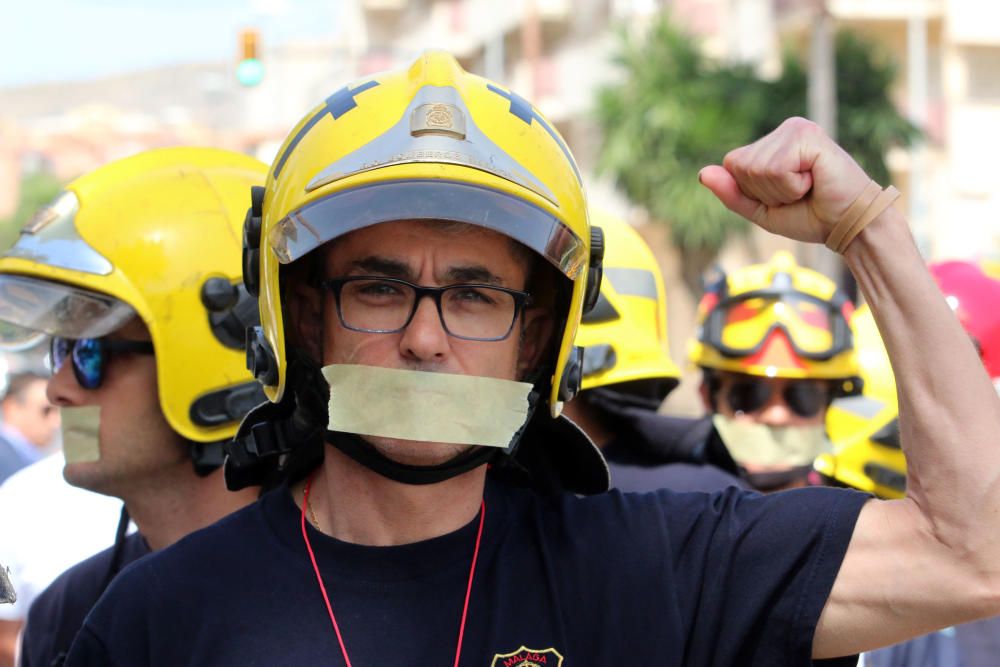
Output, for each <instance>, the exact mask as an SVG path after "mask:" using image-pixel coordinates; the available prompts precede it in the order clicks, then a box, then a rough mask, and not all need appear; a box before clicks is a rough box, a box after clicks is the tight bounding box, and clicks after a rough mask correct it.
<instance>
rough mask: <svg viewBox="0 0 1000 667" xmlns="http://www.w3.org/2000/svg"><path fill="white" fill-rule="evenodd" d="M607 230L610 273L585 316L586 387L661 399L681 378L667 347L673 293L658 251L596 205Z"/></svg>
mask: <svg viewBox="0 0 1000 667" xmlns="http://www.w3.org/2000/svg"><path fill="white" fill-rule="evenodd" d="M591 218H592V222H593V224H595V225H597V226H599V227H600V228H601V229H602V230H603V231H604V237H605V245H606V250H605V253H604V278H603V280H602V282H601V295H600V297H599V298H598V300H597V304H596V305H595V306H594V308H593V310H591V311H590V312H588V313H587V314H586V315H584V316H583V323H582V324H581V325H580V330H579V331H578V332H577V335H576V344H577V345H578V346H580V347H582V348H583V350H584V354H583V385H582V389H583V390H585V391H586V390H589V389H596V388H598V387H608V388H614V389H615V391H616V392H618V393H626V394H629V395H635V396H636V398H638V399H646V400H645V402H649V403H653V402H655V403H656V405H659V403H660V402H661V401H663V399H664V398H666V396H667V394H668V393H670V391H671V390H672V389H673V388H674V387H676V386H677V383H678V382H679V381H680V371H679V370H678V368H677V366H676V364H674V362H673V360H672V359H671V358H670V356H669V354H668V353H667V296H666V290H665V289H664V286H663V275H662V274H661V273H660V267H659V265H658V264H657V262H656V257H654V256H653V252H652V251H651V250H650V249H649V246H648V245H646V242H645V241H644V240H643V239H642V237H641V236H639V234H638V232H636V231H635V229H633V227H632V226H631V225H629V224H627V223H626V222H624V221H623V220H620V219H618V218H616V217H614V216H612V215H610V214H608V213H605V212H601V211H595V210H593V209H592V210H591Z"/></svg>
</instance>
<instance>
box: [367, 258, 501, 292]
mask: <svg viewBox="0 0 1000 667" xmlns="http://www.w3.org/2000/svg"><path fill="white" fill-rule="evenodd" d="M351 269H352V270H357V271H360V272H364V273H369V274H373V275H380V276H388V277H389V278H399V279H401V280H410V281H412V280H414V279H415V278H416V276H415V275H414V273H413V269H412V268H410V266H409V265H408V264H406V263H405V262H403V261H400V260H397V259H390V258H388V257H379V256H376V255H371V256H368V257H364V258H362V259H359V260H355V261H353V262H351ZM444 278H445V281H446V282H448V283H482V284H486V285H503V284H504V280H503V278H501V277H500V276H498V275H496V274H495V273H493V272H492V271H490V270H489V269H487V268H486V267H485V266H482V265H480V264H469V265H466V266H453V267H451V268H449V269H448V270H447V271H446V272H445V274H444Z"/></svg>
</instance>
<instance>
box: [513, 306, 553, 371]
mask: <svg viewBox="0 0 1000 667" xmlns="http://www.w3.org/2000/svg"><path fill="white" fill-rule="evenodd" d="M522 317H523V318H524V324H523V325H522V326H521V350H520V354H518V360H517V376H518V377H527V376H528V375H529V374H530V373H531V372H532V371H533V370H534V369H535V368H536V367H537V366H538V362H539V361H540V360H541V358H542V355H543V354H544V353H545V351H546V350H547V349H549V343H550V342H551V339H552V330H553V327H554V324H555V318H554V317H553V316H552V311H551V310H549V309H548V308H528V309H527V310H525V311H524V315H523V316H522Z"/></svg>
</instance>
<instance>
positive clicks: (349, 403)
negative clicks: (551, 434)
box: [322, 364, 532, 448]
mask: <svg viewBox="0 0 1000 667" xmlns="http://www.w3.org/2000/svg"><path fill="white" fill-rule="evenodd" d="M322 371H323V377H324V378H326V381H327V383H328V384H329V385H330V403H329V428H330V430H331V431H341V432H344V433H354V434H357V435H369V436H377V437H383V438H399V439H401V440H417V441H425V442H446V443H451V444H458V445H480V446H484V447H500V448H506V447H508V446H509V445H510V442H511V440H512V439H513V437H514V434H515V433H517V431H518V430H520V428H521V427H522V426H524V423H525V422H526V421H527V419H528V414H529V404H528V394H529V393H530V392H531V389H532V385H531V384H530V383H528V382H515V381H513V380H501V379H498V378H488V377H479V376H473V375H458V374H452V373H432V372H427V371H414V370H404V369H396V368H380V367H377V366H361V365H355V364H334V365H330V366H324V367H323V369H322Z"/></svg>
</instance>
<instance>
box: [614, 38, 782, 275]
mask: <svg viewBox="0 0 1000 667" xmlns="http://www.w3.org/2000/svg"><path fill="white" fill-rule="evenodd" d="M615 62H616V63H617V64H618V65H619V66H620V67H621V69H622V71H623V76H622V77H621V79H620V81H619V82H617V83H615V84H613V85H610V86H607V87H605V88H603V89H602V90H600V91H599V92H598V97H597V105H596V107H597V108H596V113H597V121H598V124H599V125H600V127H601V130H602V133H603V137H604V143H603V146H602V151H601V155H600V161H599V169H601V170H602V171H603V172H605V173H609V174H611V176H612V177H613V178H614V180H615V182H616V183H617V185H618V186H619V187H620V188H621V189H622V190H623V191H624V192H625V194H626V195H628V197H629V198H630V199H631V200H632V201H634V202H636V203H638V204H640V205H641V206H643V207H645V208H646V210H647V211H648V212H649V214H650V215H651V216H652V217H653V218H654V219H656V220H658V221H662V222H664V223H666V224H667V225H669V227H670V230H671V235H672V237H673V240H674V243H675V244H676V245H677V246H678V247H680V248H683V249H684V251H685V255H684V260H685V267H684V268H685V270H684V273H685V280H686V281H687V282H688V284H689V285H690V286H691V287H692V289H694V290H697V289H700V285H698V281H699V278H698V274H700V271H701V269H702V268H703V267H704V266H705V264H706V263H707V262H708V261H711V259H712V257H714V255H715V253H716V252H717V251H718V249H719V248H720V247H721V246H722V245H723V243H725V241H726V239H727V238H728V237H729V235H730V234H732V233H740V232H743V231H745V230H746V229H747V223H746V222H745V221H744V220H743V219H742V218H740V217H738V216H736V215H734V214H732V213H730V212H729V211H727V210H726V209H725V208H723V207H722V206H720V205H719V203H718V201H717V200H716V199H715V197H714V196H712V194H711V193H710V192H708V191H707V190H706V189H705V188H703V187H701V185H700V184H699V183H698V179H697V173H698V170H699V169H700V168H701V167H703V166H705V165H706V164H711V163H717V162H719V161H720V160H721V159H722V156H723V155H724V153H725V151H726V150H728V149H730V148H732V147H734V146H740V145H742V144H745V143H747V142H749V141H751V140H752V139H753V138H754V131H755V130H756V129H757V128H758V127H759V120H758V119H759V111H757V109H758V108H759V107H760V106H762V105H763V104H764V103H765V100H764V98H763V96H762V95H763V88H762V86H761V84H760V82H759V81H758V80H757V79H756V78H755V77H754V76H753V73H752V72H751V71H750V70H749V69H748V68H745V67H727V66H724V65H719V64H716V63H713V62H712V61H710V60H709V59H707V58H706V57H705V56H703V55H702V54H701V50H700V49H699V47H698V45H697V43H695V42H694V40H692V39H691V38H690V37H688V36H687V35H685V34H684V33H682V32H681V31H680V30H679V29H677V28H676V27H674V26H673V25H672V24H671V23H670V21H669V20H668V19H666V18H663V19H661V20H659V21H658V22H657V23H656V24H655V25H653V26H651V27H650V29H649V32H648V33H646V34H645V35H644V36H643V37H639V38H636V37H630V36H628V35H627V34H624V33H623V34H622V38H621V46H620V50H619V52H618V54H617V55H616V57H615ZM688 269H690V270H691V271H689V270H688ZM691 272H693V275H689V273H691Z"/></svg>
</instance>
